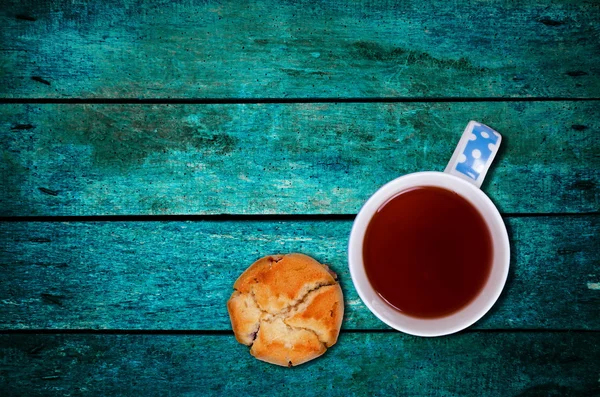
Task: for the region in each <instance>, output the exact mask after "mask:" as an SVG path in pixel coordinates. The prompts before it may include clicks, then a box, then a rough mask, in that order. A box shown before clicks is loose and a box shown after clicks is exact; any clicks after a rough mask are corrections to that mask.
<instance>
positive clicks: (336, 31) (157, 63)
mask: <svg viewBox="0 0 600 397" xmlns="http://www.w3.org/2000/svg"><path fill="white" fill-rule="evenodd" d="M125 4H126V5H125V6H123V5H122V2H118V1H116V0H112V1H102V2H96V1H78V2H66V1H61V0H52V1H45V2H40V1H36V0H18V1H17V0H13V1H8V2H7V1H5V2H3V7H2V8H1V9H0V13H1V14H0V22H1V23H2V30H1V31H0V58H1V59H2V62H0V96H3V97H13V98H14V97H21V98H32V97H33V98H35V97H42V98H65V97H79V98H92V97H110V98H122V97H134V98H137V97H160V98H173V97H181V98H191V97H193V98H262V97H361V98H365V97H461V96H462V97H465V96H466V97H556V96H559V97H596V98H597V97H598V96H599V93H600V78H599V76H600V73H599V72H600V69H599V66H598V62H597V59H596V57H595V56H593V54H597V53H598V50H599V47H598V40H597V37H598V36H599V35H600V23H599V22H600V9H599V8H598V7H597V4H595V3H594V2H593V1H578V0H560V1H552V0H539V1H536V2H521V1H519V2H509V1H502V2H490V1H485V0H474V1H459V2H446V1H435V2H425V3H424V2H422V1H416V0H413V1H402V2H397V1H378V2H373V1H368V0H364V1H353V2H347V1H339V0H334V1H293V2H290V1H279V0H256V1H252V2H250V3H247V2H244V3H240V2H237V1H227V0H225V1H212V0H209V1H197V2H189V1H186V2H173V1H169V0H157V1H136V0H131V1H127V2H126V3H125Z"/></svg>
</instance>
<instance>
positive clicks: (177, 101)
mask: <svg viewBox="0 0 600 397" xmlns="http://www.w3.org/2000/svg"><path fill="white" fill-rule="evenodd" d="M598 100H600V97H592V98H583V97H548V98H544V97H513V98H510V97H508V98H504V97H497V98H495V97H482V98H478V97H455V98H452V97H450V98H448V97H389V98H388V97H375V98H362V97H356V98H335V97H334V98H0V104H90V105H92V104H123V105H144V104H152V105H155V104H165V105H173V104H174V105H194V104H205V105H214V104H232V105H234V104H277V103H280V104H293V103H430V102H442V103H456V102H458V103H461V102H463V103H464V102H562V101H576V102H589V101H598Z"/></svg>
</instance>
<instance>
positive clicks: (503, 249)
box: [348, 171, 510, 337]
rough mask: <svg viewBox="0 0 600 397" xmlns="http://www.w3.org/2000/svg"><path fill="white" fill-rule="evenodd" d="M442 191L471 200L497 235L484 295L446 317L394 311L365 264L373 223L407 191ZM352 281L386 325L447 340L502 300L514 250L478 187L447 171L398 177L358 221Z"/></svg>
mask: <svg viewBox="0 0 600 397" xmlns="http://www.w3.org/2000/svg"><path fill="white" fill-rule="evenodd" d="M418 186H437V187H441V188H444V189H447V190H451V191H454V192H456V193H457V194H459V195H461V196H462V197H463V198H465V199H466V200H468V201H469V202H470V203H471V204H472V205H473V206H474V207H475V208H477V210H478V211H479V212H480V213H481V215H482V216H483V218H484V219H485V221H486V224H487V226H488V228H489V230H490V233H491V235H492V244H493V250H494V259H493V263H492V269H491V273H490V276H489V277H488V280H487V282H486V284H485V286H484V287H483V289H482V291H481V292H480V293H479V295H478V296H477V297H476V298H475V299H474V300H473V301H471V303H469V304H468V305H467V306H466V307H464V308H462V309H461V310H459V311H458V312H456V313H453V314H451V315H449V316H446V317H441V318H435V319H420V318H415V317H410V316H407V315H405V314H403V313H401V312H400V311H398V310H397V309H394V308H393V307H391V306H390V305H389V304H388V303H386V302H385V301H384V300H383V299H382V298H381V297H380V296H379V295H378V294H377V292H375V290H374V289H373V287H372V286H371V284H370V283H369V280H368V278H367V275H366V272H365V268H364V263H363V252H362V251H363V240H364V235H365V232H366V229H367V226H368V224H369V222H370V221H371V218H372V217H373V215H374V214H375V212H376V211H377V209H379V208H380V207H381V205H383V204H384V203H385V202H386V201H387V200H389V199H390V198H391V197H393V196H395V195H396V194H398V193H400V192H402V191H405V190H407V189H410V188H413V187H418ZM348 263H349V267H350V276H351V278H352V282H353V283H354V286H355V288H356V291H357V292H358V295H359V296H360V298H361V299H362V301H363V302H364V303H365V305H366V306H367V307H368V308H369V310H370V311H371V312H372V313H373V314H375V316H377V317H378V318H379V319H380V320H381V321H383V322H384V323H386V324H387V325H389V326H390V327H392V328H394V329H396V330H398V331H402V332H405V333H407V334H411V335H416V336H428V337H432V336H442V335H448V334H452V333H455V332H458V331H461V330H463V329H465V328H467V327H469V326H471V325H472V324H474V323H475V322H477V321H478V320H479V319H481V318H482V317H483V316H484V315H485V314H486V313H487V312H488V311H489V310H490V309H491V308H492V306H493V305H494V303H495V302H496V301H497V300H498V298H499V297H500V294H501V292H502V289H503V288H504V285H505V283H506V279H507V277H508V270H509V264H510V246H509V241H508V233H507V231H506V226H505V225H504V222H503V220H502V217H501V216H500V213H499V212H498V209H497V208H496V206H495V205H494V203H492V201H491V200H490V199H489V197H488V196H487V195H486V194H485V193H483V192H482V191H481V190H480V189H479V188H478V187H476V186H475V185H473V184H472V183H470V182H467V181H465V180H464V179H461V178H459V177H456V176H454V175H451V174H448V173H443V172H433V171H431V172H417V173H412V174H408V175H404V176H401V177H399V178H396V179H394V180H392V181H390V182H389V183H387V184H386V185H384V186H382V187H381V188H380V189H379V190H378V191H377V192H375V194H373V196H371V197H370V198H369V200H367V202H366V203H365V204H364V206H363V207H362V208H361V210H360V212H359V213H358V215H357V216H356V219H355V221H354V224H353V226H352V232H351V233H350V241H349V244H348Z"/></svg>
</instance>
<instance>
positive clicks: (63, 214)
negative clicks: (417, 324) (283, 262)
mask: <svg viewBox="0 0 600 397" xmlns="http://www.w3.org/2000/svg"><path fill="white" fill-rule="evenodd" d="M2 3H3V5H2V7H0V8H1V10H0V21H1V25H2V29H1V30H0V47H1V48H0V90H1V95H0V97H1V99H0V100H1V104H0V145H1V146H0V150H1V157H0V171H1V180H0V203H1V204H0V207H1V208H0V216H1V217H2V218H1V221H2V222H1V223H0V278H1V280H2V281H1V282H0V329H1V331H0V390H1V392H0V394H2V395H3V396H6V395H71V396H76V395H107V396H108V395H128V394H132V395H134V394H135V395H143V396H146V395H239V396H245V395H275V394H280V395H292V394H298V395H306V396H321V395H341V396H347V395H424V396H425V395H427V396H433V395H436V396H437V395H440V396H516V395H519V396H590V395H598V394H600V383H599V378H600V315H599V314H600V310H599V309H600V267H599V247H600V233H599V232H600V222H599V220H600V218H599V202H600V200H599V196H600V193H599V187H598V186H599V184H600V171H599V170H600V135H599V134H600V123H599V120H600V107H599V104H600V8H599V7H598V3H597V2H594V1H570V0H558V1H549V0H541V1H537V2H535V3H534V2H511V1H499V2H489V1H477V0H473V1H462V0H461V1H454V2H446V1H434V2H429V3H423V2H420V1H403V2H391V1H390V2H386V1H381V2H372V1H349V2H345V1H324V2H321V1H309V0H305V1H297V2H287V1H281V0H255V1H253V2H230V1H227V0H222V1H213V0H208V1H197V2H193V1H188V2H181V3H179V2H172V1H167V0H165V1H126V2H125V5H122V4H119V3H120V2H116V1H73V2H70V1H59V0H52V1H46V2H38V1H34V0H18V1H8V2H7V1H3V2H2ZM38 3H39V4H38ZM471 119H475V120H479V121H482V122H484V123H486V124H489V125H490V126H492V127H493V128H495V129H497V130H498V131H499V132H500V133H501V134H503V136H504V141H503V144H502V150H501V153H500V154H499V156H498V157H497V159H496V162H495V166H494V167H493V169H492V171H491V173H490V174H489V175H488V177H487V180H486V182H485V184H484V185H483V190H484V191H485V192H486V193H487V194H488V195H489V196H490V197H491V198H492V200H493V201H494V202H495V203H496V205H497V206H498V208H499V209H500V211H501V212H502V214H503V216H504V221H505V223H506V225H507V227H508V230H509V233H510V240H511V249H512V258H511V270H510V275H509V280H508V283H507V285H506V288H505V290H504V292H503V294H502V296H501V298H500V300H499V302H498V303H497V304H496V305H495V306H494V308H493V309H492V311H491V312H490V313H489V314H488V315H486V316H485V317H484V318H483V319H482V320H481V321H479V322H478V323H476V324H475V325H474V326H472V327H471V328H469V329H467V330H465V331H463V332H460V333H458V334H456V335H452V336H448V337H440V338H432V339H430V338H418V337H413V336H409V335H405V334H402V333H399V332H395V331H393V330H391V329H390V328H388V327H387V326H385V325H384V324H383V323H382V322H380V321H378V320H377V319H376V318H375V317H374V316H373V315H372V314H371V313H370V312H369V311H368V310H367V309H366V307H365V306H364V304H363V303H362V302H361V300H360V299H359V297H358V295H357V293H356V291H355V290H354V288H353V286H352V282H351V279H350V276H349V273H348V268H347V256H346V246H347V241H348V235H349V232H350V227H351V224H352V220H353V218H354V216H355V214H356V212H357V211H358V210H359V208H360V206H361V205H362V203H363V202H364V201H365V200H366V199H367V198H368V197H369V196H370V195H371V194H372V193H373V192H374V191H375V190H376V189H377V188H378V187H379V186H381V185H382V184H384V183H385V182H387V181H389V180H391V179H393V178H395V177H397V176H399V175H402V174H406V173H410V172H415V171H419V170H443V168H444V166H445V165H446V163H447V161H448V159H449V158H450V155H451V153H452V151H453V148H454V145H455V144H456V142H457V141H458V139H459V137H460V135H461V133H462V130H463V128H464V127H465V125H466V124H467V122H468V121H469V120H471ZM286 252H303V253H306V254H309V255H312V256H314V257H315V258H317V259H318V260H320V261H322V262H325V263H328V264H330V266H331V267H332V268H333V269H334V270H335V271H336V272H337V273H338V274H339V275H340V279H341V284H342V287H343V290H344V294H345V299H346V302H345V304H346V316H345V319H344V323H343V329H342V334H341V336H340V339H339V342H338V344H337V345H335V346H334V347H333V348H331V349H330V350H329V351H328V352H327V353H326V354H325V355H324V356H323V357H321V358H319V359H317V360H315V361H313V362H311V363H308V364H306V365H302V366H299V367H297V368H291V369H288V368H281V367H275V366H272V365H269V364H266V363H263V362H260V361H257V360H255V359H254V358H252V357H251V356H250V354H249V353H248V349H247V348H246V347H245V346H242V345H240V344H238V343H237V342H236V341H235V339H234V337H233V334H232V332H231V326H230V323H229V318H228V315H227V310H226V306H225V303H226V301H227V299H228V297H229V295H230V294H231V292H232V284H233V282H234V280H235V279H236V278H237V276H238V275H239V274H240V273H241V272H242V271H243V270H244V269H245V268H246V267H247V266H248V265H249V264H250V263H252V262H253V261H254V260H255V259H257V258H258V257H261V256H263V255H267V254H272V253H286Z"/></svg>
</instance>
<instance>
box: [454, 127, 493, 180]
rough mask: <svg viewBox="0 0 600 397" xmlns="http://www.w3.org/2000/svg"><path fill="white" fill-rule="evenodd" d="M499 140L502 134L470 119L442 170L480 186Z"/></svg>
mask: <svg viewBox="0 0 600 397" xmlns="http://www.w3.org/2000/svg"><path fill="white" fill-rule="evenodd" d="M500 142H502V135H500V134H499V133H498V132H496V131H494V130H493V129H491V128H490V127H488V126H487V125H485V124H481V123H478V122H477V121H470V122H469V124H468V125H467V128H465V132H463V134H462V137H461V138H460V141H458V145H457V146H456V149H454V153H453V154H452V157H451V158H450V162H449V163H448V166H447V167H446V169H445V170H444V172H447V173H449V174H452V175H455V176H457V177H459V178H462V179H464V180H466V181H469V182H471V183H472V184H473V185H475V186H477V187H481V184H482V183H483V180H484V179H485V174H487V172H488V169H489V168H490V165H491V164H492V162H493V161H494V157H496V153H498V149H499V148H500Z"/></svg>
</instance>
